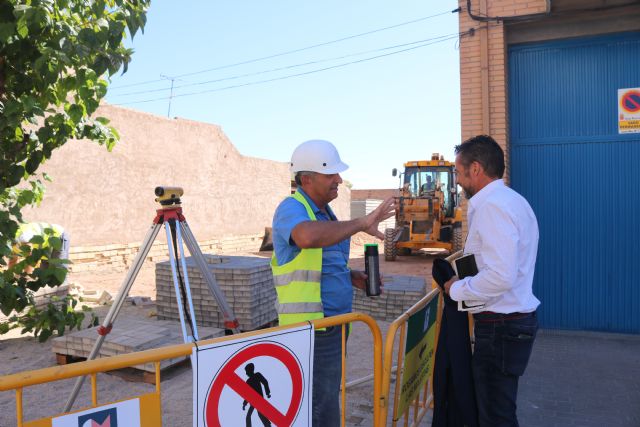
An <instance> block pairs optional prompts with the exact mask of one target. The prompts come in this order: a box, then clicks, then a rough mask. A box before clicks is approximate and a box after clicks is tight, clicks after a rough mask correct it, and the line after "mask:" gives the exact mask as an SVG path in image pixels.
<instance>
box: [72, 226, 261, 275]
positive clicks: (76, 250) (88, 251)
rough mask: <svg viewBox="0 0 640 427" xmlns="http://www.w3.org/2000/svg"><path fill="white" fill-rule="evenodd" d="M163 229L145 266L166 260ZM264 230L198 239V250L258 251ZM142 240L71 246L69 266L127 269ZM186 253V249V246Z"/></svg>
mask: <svg viewBox="0 0 640 427" xmlns="http://www.w3.org/2000/svg"><path fill="white" fill-rule="evenodd" d="M164 235H165V234H164V229H162V230H160V233H159V234H158V237H157V238H156V242H155V243H154V244H153V246H152V247H151V250H150V251H149V254H148V255H147V257H146V258H145V265H149V266H151V265H152V264H154V263H157V262H160V261H165V260H167V259H169V252H168V248H167V242H166V238H165V237H164ZM263 237H264V234H263V233H259V234H249V235H242V236H228V237H221V238H219V239H212V240H206V241H199V242H198V244H199V246H200V250H201V251H202V252H203V253H205V254H220V253H224V254H232V253H238V252H257V251H258V250H259V249H260V245H261V244H262V238H263ZM140 245H141V242H138V243H119V244H111V245H100V246H76V247H71V249H70V251H69V252H70V253H69V258H70V259H71V261H72V262H73V264H71V265H70V266H69V270H70V271H71V272H75V273H78V272H84V271H94V272H95V271H100V272H116V271H125V270H128V269H129V268H130V267H131V265H132V264H133V261H134V259H135V257H136V255H137V254H138V251H139V250H140ZM185 255H187V256H188V255H189V254H188V250H187V249H186V248H185Z"/></svg>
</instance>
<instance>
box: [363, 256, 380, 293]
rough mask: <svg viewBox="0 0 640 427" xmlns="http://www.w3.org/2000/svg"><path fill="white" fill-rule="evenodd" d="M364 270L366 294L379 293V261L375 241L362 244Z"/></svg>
mask: <svg viewBox="0 0 640 427" xmlns="http://www.w3.org/2000/svg"><path fill="white" fill-rule="evenodd" d="M364 272H365V274H366V275H367V283H366V289H365V291H366V292H367V296H368V297H375V296H378V295H380V261H379V260H378V245H377V244H375V243H367V244H365V245H364Z"/></svg>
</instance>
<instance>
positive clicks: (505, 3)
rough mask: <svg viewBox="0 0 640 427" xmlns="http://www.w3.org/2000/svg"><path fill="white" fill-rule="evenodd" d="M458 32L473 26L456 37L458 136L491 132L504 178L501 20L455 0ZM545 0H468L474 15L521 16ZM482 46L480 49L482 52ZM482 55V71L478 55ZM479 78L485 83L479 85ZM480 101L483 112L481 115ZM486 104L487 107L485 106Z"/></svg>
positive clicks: (534, 10) (505, 128)
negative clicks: (476, 17)
mask: <svg viewBox="0 0 640 427" xmlns="http://www.w3.org/2000/svg"><path fill="white" fill-rule="evenodd" d="M458 4H459V6H460V7H461V8H462V12H461V13H460V21H459V23H460V32H465V31H468V30H469V29H470V28H475V29H476V31H475V33H474V35H472V36H465V37H462V39H461V40H460V97H461V100H460V101H461V108H462V140H465V139H467V138H469V137H472V136H474V135H478V134H481V133H485V134H489V135H492V136H493V137H494V138H495V139H496V141H498V143H499V144H500V145H501V146H502V148H503V149H504V151H505V157H506V159H505V160H506V163H507V173H506V176H505V179H506V180H507V181H508V178H509V177H508V171H509V150H508V149H507V143H508V116H507V76H506V67H505V64H506V55H507V51H506V39H505V28H504V24H503V23H502V22H499V23H496V22H489V23H483V22H478V21H475V20H473V19H472V18H471V17H470V16H469V14H468V13H467V2H466V0H460V1H459V2H458ZM547 7H548V2H547V0H515V1H514V0H472V1H471V10H472V12H473V13H474V14H475V15H483V16H484V15H486V16H522V15H528V14H536V13H544V12H545V11H546V10H547ZM483 50H484V52H483ZM484 55H486V57H487V65H488V66H487V67H486V70H485V71H486V74H484V75H483V66H482V58H483V57H484ZM483 81H484V82H485V83H486V85H487V86H486V87H484V88H483ZM483 105H484V107H485V109H486V114H487V116H486V117H484V116H483ZM487 107H488V108H487Z"/></svg>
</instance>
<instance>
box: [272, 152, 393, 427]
mask: <svg viewBox="0 0 640 427" xmlns="http://www.w3.org/2000/svg"><path fill="white" fill-rule="evenodd" d="M347 168H348V166H347V165H346V164H345V163H343V162H342V160H341V159H340V155H339V154H338V150H336V148H335V147H334V146H333V144H331V143H330V142H329V141H323V140H311V141H306V142H303V143H302V144H300V145H299V146H298V147H297V148H296V149H295V150H294V152H293V155H292V156H291V172H292V173H294V174H295V181H296V183H297V184H298V190H297V191H296V192H295V194H293V195H291V196H290V197H287V198H286V199H285V200H283V201H282V203H280V205H279V206H278V208H277V209H276V212H275V215H274V217H273V249H274V251H273V257H272V259H271V269H272V271H273V279H274V284H275V287H276V292H277V294H278V303H277V311H278V319H279V321H280V325H287V324H291V323H297V322H304V321H309V320H314V319H320V318H323V317H329V316H335V315H339V314H345V313H350V312H351V300H352V295H353V290H352V287H357V288H360V289H364V285H365V279H366V277H367V276H366V275H365V274H364V272H362V271H355V270H350V269H349V268H348V266H347V263H348V261H349V245H350V237H351V236H352V235H354V234H356V233H358V232H360V231H364V232H366V233H368V234H370V235H372V236H376V237H378V238H380V239H383V238H384V235H383V234H382V233H380V231H379V230H378V224H379V223H380V222H381V221H384V220H385V219H387V218H389V217H391V216H392V215H393V214H394V210H395V205H394V201H393V197H391V198H389V199H387V200H385V201H384V202H382V204H380V206H379V207H378V208H377V209H376V210H374V211H373V212H371V213H370V214H369V215H367V216H365V217H362V218H358V219H354V220H351V221H338V219H337V218H336V216H335V215H334V213H333V211H332V210H331V208H330V207H329V202H331V201H332V200H334V199H335V198H336V197H338V185H339V184H341V183H342V178H341V177H340V173H341V172H344V171H345V170H347ZM341 352H342V328H341V327H330V328H326V329H325V330H316V336H315V344H314V361H313V408H312V418H313V425H314V426H315V427H318V426H321V427H333V426H339V425H340V407H339V399H338V397H339V396H338V393H339V389H340V379H341V375H342V371H341V369H342V364H341Z"/></svg>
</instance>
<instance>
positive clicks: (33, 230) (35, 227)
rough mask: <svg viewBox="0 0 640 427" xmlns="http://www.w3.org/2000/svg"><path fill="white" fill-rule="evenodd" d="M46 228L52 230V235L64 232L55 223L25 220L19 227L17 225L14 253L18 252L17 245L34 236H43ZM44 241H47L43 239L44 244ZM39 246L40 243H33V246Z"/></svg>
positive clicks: (27, 241)
mask: <svg viewBox="0 0 640 427" xmlns="http://www.w3.org/2000/svg"><path fill="white" fill-rule="evenodd" d="M47 229H51V230H52V231H53V236H54V237H61V236H62V233H64V229H63V228H62V227H61V226H59V225H57V224H49V223H47V222H27V223H24V224H21V225H20V227H18V232H17V233H16V238H15V241H16V242H15V245H14V253H19V247H20V246H21V245H24V244H27V243H29V241H30V240H31V239H32V238H33V237H34V236H42V237H44V232H45V230H47ZM46 243H47V242H46V241H45V244H46ZM40 246H41V245H40V244H34V245H33V247H35V248H40Z"/></svg>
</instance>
